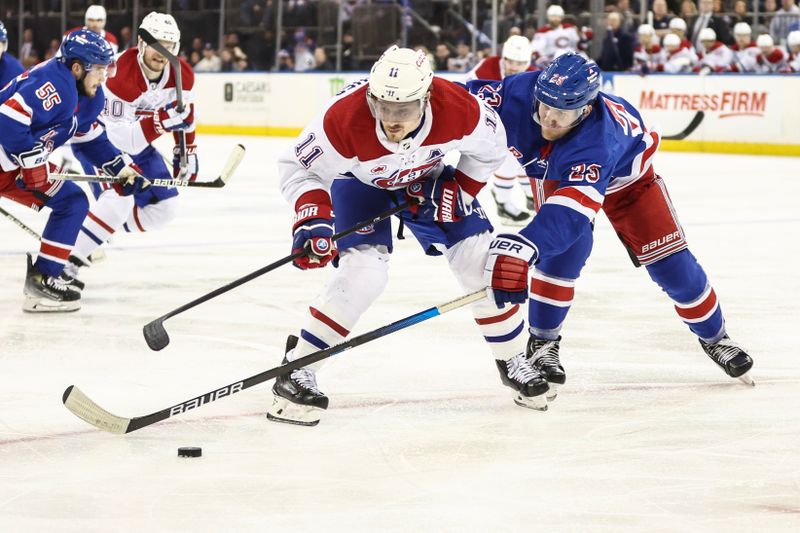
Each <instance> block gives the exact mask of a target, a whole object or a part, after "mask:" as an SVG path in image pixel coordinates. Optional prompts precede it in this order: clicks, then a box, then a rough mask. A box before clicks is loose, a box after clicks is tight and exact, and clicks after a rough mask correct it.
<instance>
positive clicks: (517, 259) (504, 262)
mask: <svg viewBox="0 0 800 533" xmlns="http://www.w3.org/2000/svg"><path fill="white" fill-rule="evenodd" d="M538 255H539V253H538V251H537V250H536V246H534V245H533V243H531V242H530V241H529V240H528V239H526V238H525V237H523V236H522V235H519V234H514V233H501V234H499V235H497V236H496V237H495V239H494V240H493V241H492V244H490V245H489V258H488V260H487V261H486V267H485V268H484V271H483V279H484V282H485V283H486V285H487V292H488V296H489V298H490V299H491V300H492V301H493V302H494V303H495V305H497V307H498V308H502V307H503V305H505V304H507V303H514V304H523V303H525V300H527V299H528V268H529V266H530V265H532V264H533V263H535V262H536V259H537V257H538Z"/></svg>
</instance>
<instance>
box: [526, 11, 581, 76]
mask: <svg viewBox="0 0 800 533" xmlns="http://www.w3.org/2000/svg"><path fill="white" fill-rule="evenodd" d="M563 21H564V8H562V7H561V6H558V5H552V6H550V7H548V8H547V24H545V25H544V26H542V27H541V28H539V29H538V30H536V35H535V36H534V38H533V58H534V61H535V63H536V66H537V67H539V68H546V66H547V65H549V64H550V62H551V61H552V60H553V59H555V58H556V57H558V56H560V55H561V54H563V53H564V52H569V51H572V52H576V51H577V50H578V43H579V42H580V40H581V36H580V35H579V33H578V29H577V28H576V27H575V26H573V25H571V24H567V23H563Z"/></svg>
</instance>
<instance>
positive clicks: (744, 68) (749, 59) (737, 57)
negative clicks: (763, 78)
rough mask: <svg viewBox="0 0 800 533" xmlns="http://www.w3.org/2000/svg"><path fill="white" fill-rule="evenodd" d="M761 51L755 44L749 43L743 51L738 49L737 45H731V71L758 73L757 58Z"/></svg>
mask: <svg viewBox="0 0 800 533" xmlns="http://www.w3.org/2000/svg"><path fill="white" fill-rule="evenodd" d="M760 54H761V50H759V49H758V47H757V46H756V44H755V43H750V44H749V45H747V46H746V47H744V48H743V49H739V46H738V45H733V55H734V59H733V65H732V66H731V70H733V71H734V72H758V70H759V66H758V56H759V55H760Z"/></svg>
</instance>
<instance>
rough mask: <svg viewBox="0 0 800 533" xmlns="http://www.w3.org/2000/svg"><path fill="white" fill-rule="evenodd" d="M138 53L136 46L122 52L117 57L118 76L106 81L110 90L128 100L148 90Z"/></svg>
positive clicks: (134, 98)
mask: <svg viewBox="0 0 800 533" xmlns="http://www.w3.org/2000/svg"><path fill="white" fill-rule="evenodd" d="M138 53H139V50H138V49H137V48H136V47H134V48H128V49H127V50H125V51H124V52H122V53H121V54H120V55H119V57H118V58H117V74H116V76H114V77H113V78H109V79H108V80H107V81H106V86H107V87H108V90H110V91H111V92H112V93H114V95H115V96H117V97H118V98H121V99H122V100H125V101H126V102H133V101H135V100H136V99H137V98H139V97H140V96H141V95H142V94H143V93H145V92H147V81H145V79H144V74H142V67H140V66H139V61H138V59H137V58H136V56H137V54H138Z"/></svg>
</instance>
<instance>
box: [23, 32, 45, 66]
mask: <svg viewBox="0 0 800 533" xmlns="http://www.w3.org/2000/svg"><path fill="white" fill-rule="evenodd" d="M40 60H41V59H40V57H39V51H38V50H36V48H34V44H33V30H32V29H31V28H25V30H24V31H23V32H22V48H20V49H19V61H20V63H22V66H23V67H25V69H26V70H27V69H29V68H31V67H32V66H34V65H35V64H36V63H38V62H39V61H40Z"/></svg>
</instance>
